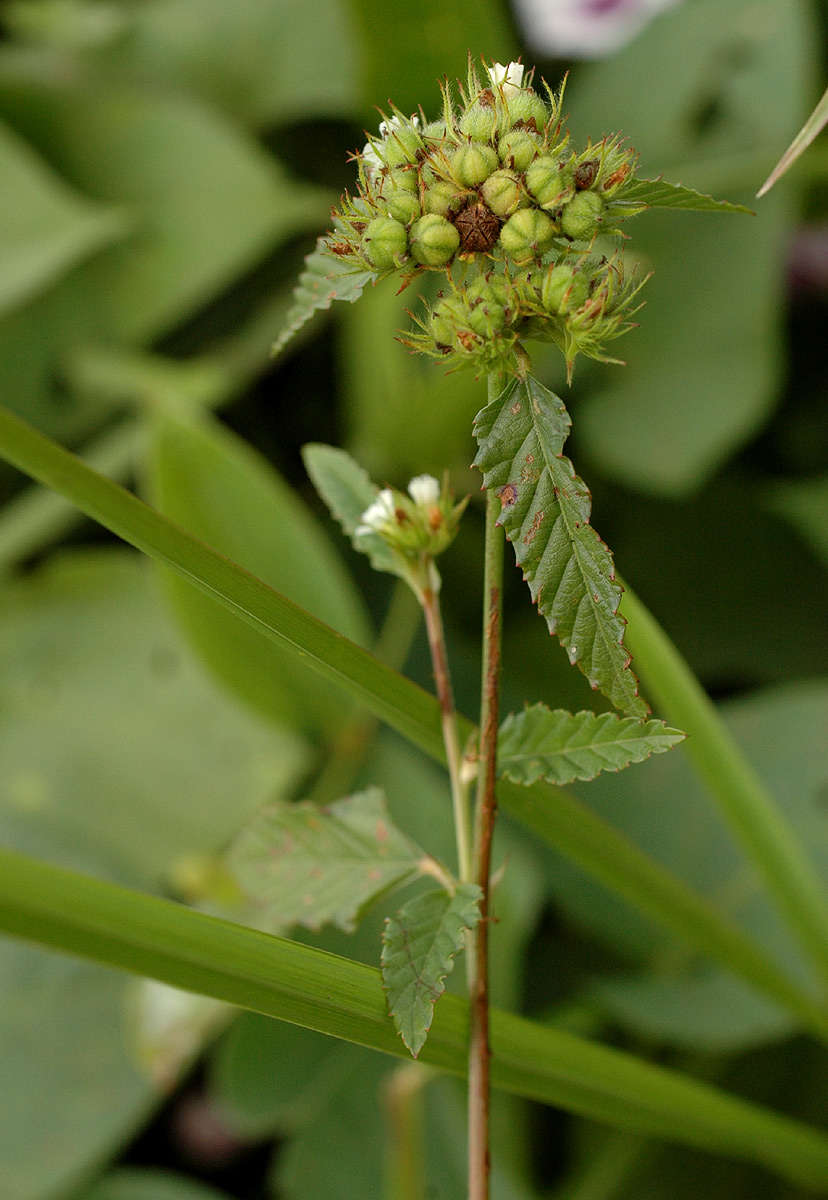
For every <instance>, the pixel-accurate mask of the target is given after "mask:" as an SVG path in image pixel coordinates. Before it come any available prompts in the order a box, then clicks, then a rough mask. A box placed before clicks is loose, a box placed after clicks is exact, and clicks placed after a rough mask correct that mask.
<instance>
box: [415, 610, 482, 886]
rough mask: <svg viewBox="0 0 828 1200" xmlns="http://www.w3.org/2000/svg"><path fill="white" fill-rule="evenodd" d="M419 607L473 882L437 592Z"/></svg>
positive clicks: (464, 877)
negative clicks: (426, 635)
mask: <svg viewBox="0 0 828 1200" xmlns="http://www.w3.org/2000/svg"><path fill="white" fill-rule="evenodd" d="M422 605H423V615H424V617H425V624H426V631H427V633H428V646H429V650H430V651H431V665H432V668H433V670H434V684H435V687H436V688H437V698H438V700H439V701H440V717H441V720H442V725H443V742H444V744H445V747H446V762H447V764H448V772H449V779H450V781H451V802H452V807H453V809H454V833H455V837H456V839H457V863H458V869H459V873H460V881H461V883H469V882H471V880H472V879H473V878H474V864H473V861H472V852H471V820H470V814H469V797H468V788H467V786H466V784H465V783H464V782H463V779H462V777H461V768H462V766H463V755H462V751H461V749H460V735H459V733H458V730H457V711H456V709H455V707H454V694H453V691H452V687H451V675H450V674H449V667H448V657H447V654H446V638H445V632H444V630H443V618H442V614H441V612H440V596H439V592H438V591H437V590H436V589H435V588H432V587H427V588H424V589H423V593H422Z"/></svg>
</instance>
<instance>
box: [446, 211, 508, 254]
mask: <svg viewBox="0 0 828 1200" xmlns="http://www.w3.org/2000/svg"><path fill="white" fill-rule="evenodd" d="M454 224H455V225H456V227H457V232H458V233H459V234H460V253H461V254H485V253H486V252H487V251H488V250H491V248H492V246H493V245H494V244H495V242H496V241H497V239H498V238H499V236H500V221H499V220H498V218H497V217H496V216H495V214H494V213H493V212H492V210H491V209H490V208H488V207H487V206H486V205H485V204H470V205H469V207H468V208H464V209H463V210H462V212H459V213H458V214H457V216H456V217H455V218H454Z"/></svg>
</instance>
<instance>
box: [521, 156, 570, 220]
mask: <svg viewBox="0 0 828 1200" xmlns="http://www.w3.org/2000/svg"><path fill="white" fill-rule="evenodd" d="M571 186H572V172H571V170H568V169H567V168H566V167H565V166H564V164H563V163H560V162H558V160H557V159H556V158H552V157H550V155H548V154H544V155H541V157H540V158H536V159H535V161H534V162H533V163H532V165H531V166H530V167H529V169H528V170H527V172H526V187H527V188H528V190H529V191H530V192H531V194H532V195H533V196H534V197H535V199H536V200H537V202H538V204H540V205H541V206H542V207H546V206H547V205H550V206H552V205H554V204H555V203H556V201H557V200H558V199H560V201H561V203H563V202H564V200H565V199H566V196H567V191H568V189H569V188H571Z"/></svg>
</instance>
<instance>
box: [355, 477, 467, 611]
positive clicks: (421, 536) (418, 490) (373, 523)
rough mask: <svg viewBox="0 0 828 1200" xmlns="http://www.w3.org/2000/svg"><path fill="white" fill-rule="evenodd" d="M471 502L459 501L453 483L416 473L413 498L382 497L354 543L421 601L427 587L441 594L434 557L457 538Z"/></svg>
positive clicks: (391, 492) (387, 491) (391, 493)
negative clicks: (399, 578) (454, 493)
mask: <svg viewBox="0 0 828 1200" xmlns="http://www.w3.org/2000/svg"><path fill="white" fill-rule="evenodd" d="M467 502H468V497H466V498H465V499H464V500H461V501H460V503H459V504H455V503H454V498H453V496H452V494H451V492H450V490H449V487H448V482H447V480H444V481H443V484H442V486H441V484H440V482H439V481H438V480H437V479H435V478H434V476H433V475H416V476H415V477H414V478H413V479H412V480H411V481H410V483H409V485H408V495H406V494H405V493H404V492H399V491H397V490H396V488H383V489H382V491H380V492H378V493H377V495H376V497H375V498H374V500H373V502H372V503H371V504H370V505H369V506H368V508H366V510H365V512H364V513H363V514H362V517H361V518H360V523H359V525H357V527H356V529H355V530H354V534H353V538H354V545H355V546H356V548H357V550H361V551H362V552H363V553H364V554H367V555H369V557H370V558H371V561H372V562H373V563H374V565H375V566H376V567H378V568H379V569H380V570H386V571H393V572H394V574H396V575H399V576H400V577H401V578H403V579H405V580H406V581H407V582H408V584H409V585H410V587H412V588H413V590H414V592H415V593H416V595H417V596H418V597H420V598H422V596H423V593H424V592H425V591H426V589H430V590H431V591H432V592H438V591H439V590H440V575H439V573H438V571H437V568H436V566H435V563H434V559H435V558H436V557H437V556H438V555H439V554H442V553H443V551H444V550H446V549H447V548H448V547H449V546H450V545H451V543H452V541H453V540H454V537H455V534H456V533H457V529H458V526H459V524H460V518H461V517H462V515H463V512H464V510H465V507H466V504H467ZM389 551H390V556H389Z"/></svg>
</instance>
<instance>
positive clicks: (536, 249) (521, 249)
mask: <svg viewBox="0 0 828 1200" xmlns="http://www.w3.org/2000/svg"><path fill="white" fill-rule="evenodd" d="M555 233H556V227H555V225H554V223H553V222H552V221H551V220H550V218H549V217H548V216H547V215H546V213H542V212H538V210H537V209H536V208H521V209H519V210H518V212H516V213H513V214H512V216H511V217H509V220H508V221H507V222H506V224H505V225H504V226H503V228H502V229H501V231H500V244H501V246H502V247H503V249H504V251H505V253H506V254H508V255H509V257H510V258H512V259H514V261H515V262H516V263H518V265H522V264H523V263H528V262H531V261H532V259H533V258H537V257H539V255H541V254H543V253H544V251H545V250H548V249H549V247H550V246H551V245H552V240H553V238H554V237H555Z"/></svg>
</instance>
